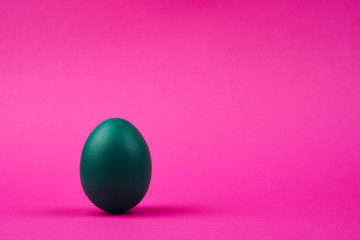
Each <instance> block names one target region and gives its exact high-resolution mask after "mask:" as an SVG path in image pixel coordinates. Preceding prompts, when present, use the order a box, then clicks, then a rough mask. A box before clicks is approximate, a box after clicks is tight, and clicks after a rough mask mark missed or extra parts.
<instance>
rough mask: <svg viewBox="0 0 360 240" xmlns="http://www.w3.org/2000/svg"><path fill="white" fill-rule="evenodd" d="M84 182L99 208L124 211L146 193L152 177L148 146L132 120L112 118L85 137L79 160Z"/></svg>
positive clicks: (86, 192) (117, 211) (91, 199)
mask: <svg viewBox="0 0 360 240" xmlns="http://www.w3.org/2000/svg"><path fill="white" fill-rule="evenodd" d="M80 179H81V185H82V187H83V189H84V192H85V194H86V196H87V197H88V198H89V199H90V201H91V202H92V203H93V204H95V205H96V206H97V207H99V208H100V209H102V210H104V211H107V212H110V213H121V212H125V211H127V210H129V209H131V208H133V207H135V206H136V205H137V204H138V203H139V202H140V201H141V200H142V199H143V197H144V196H145V194H146V191H147V190H148V188H149V185H150V179H151V157H150V152H149V148H148V146H147V144H146V142H145V139H144V138H143V136H142V135H141V134H140V132H139V131H138V130H137V129H136V128H135V126H134V125H132V124H131V123H130V122H128V121H126V120H124V119H120V118H111V119H108V120H105V121H104V122H102V123H100V124H99V125H98V126H97V127H96V128H95V129H94V130H93V131H92V132H91V134H90V136H89V137H88V139H87V140H86V143H85V146H84V148H83V151H82V155H81V162H80Z"/></svg>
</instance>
